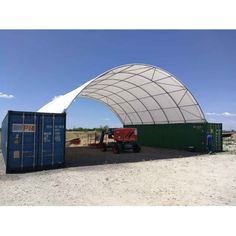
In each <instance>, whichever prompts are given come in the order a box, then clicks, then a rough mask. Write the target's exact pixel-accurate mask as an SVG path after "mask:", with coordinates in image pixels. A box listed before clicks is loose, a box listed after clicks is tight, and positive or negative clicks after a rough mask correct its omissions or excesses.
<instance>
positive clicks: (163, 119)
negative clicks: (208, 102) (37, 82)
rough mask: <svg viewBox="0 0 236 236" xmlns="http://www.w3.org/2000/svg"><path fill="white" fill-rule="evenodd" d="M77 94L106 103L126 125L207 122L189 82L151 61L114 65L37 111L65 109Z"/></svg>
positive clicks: (64, 110)
mask: <svg viewBox="0 0 236 236" xmlns="http://www.w3.org/2000/svg"><path fill="white" fill-rule="evenodd" d="M77 97H86V98H91V99H96V100H98V101H101V102H103V103H105V104H106V105H107V106H108V107H110V108H111V109H112V111H113V112H115V113H116V115H117V116H118V117H119V119H120V121H121V122H122V124H123V125H139V124H165V123H167V124H168V123H198V122H199V123H203V122H206V120H205V117H204V114H203V112H202V110H201V107H200V106H199V104H198V102H197V101H196V99H195V98H194V97H193V95H192V94H191V92H190V91H189V90H188V89H187V88H186V86H184V85H183V84H182V83H181V82H180V81H178V80H177V79H176V78H175V76H173V75H172V74H170V73H169V72H167V71H165V70H163V69H160V68H158V67H155V66H151V65H145V64H128V65H123V66H119V67H116V68H113V69H111V70H109V71H107V72H105V73H103V74H101V75H99V76H98V77H96V78H95V79H92V80H90V81H88V82H87V83H85V84H83V85H82V86H80V87H78V88H77V89H75V90H73V91H71V92H69V93H67V94H65V95H63V96H60V97H58V98H56V99H54V100H53V101H51V102H49V103H48V104H46V105H45V106H43V107H42V108H41V109H39V111H38V112H49V113H62V112H66V110H67V109H68V107H69V106H70V104H71V103H72V102H73V100H74V99H76V98H77Z"/></svg>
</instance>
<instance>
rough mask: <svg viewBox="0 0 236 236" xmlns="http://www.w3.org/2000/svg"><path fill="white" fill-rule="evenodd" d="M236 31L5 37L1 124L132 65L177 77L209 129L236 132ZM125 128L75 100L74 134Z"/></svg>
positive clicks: (1, 39)
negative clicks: (9, 114) (14, 113)
mask: <svg viewBox="0 0 236 236" xmlns="http://www.w3.org/2000/svg"><path fill="white" fill-rule="evenodd" d="M235 42H236V31H207V30H204V31H186V30H182V31H171V30H166V31H159V30H154V31H148V30H142V31H134V30H124V31H102V30H101V31H99V30H97V31H80V30H76V31H70V30H65V31H55V30H53V31H48V30H47V31H41V30H38V31H30V30H27V31H3V30H1V31H0V120H2V119H3V118H4V115H5V113H6V111H7V110H26V111H36V110H38V109H39V108H40V107H42V106H43V105H45V104H46V103H48V102H49V101H50V100H52V98H53V97H54V96H58V95H61V94H65V93H67V92H69V91H70V90H72V89H74V88H76V87H78V86H80V85H81V84H83V83H84V82H86V81H88V80H90V79H92V78H94V77H95V76H97V75H99V74H101V73H103V72H104V71H106V70H108V69H111V68H113V67H115V66H119V65H123V64H127V63H136V62H137V63H145V64H152V65H155V66H158V67H161V68H163V69H165V70H167V71H169V72H170V73H172V74H174V75H175V76H176V77H177V78H178V79H179V80H180V81H182V82H183V83H184V84H185V85H186V86H187V87H188V88H189V89H190V90H191V92H192V93H193V95H194V96H195V97H196V99H197V100H198V102H199V103H200V105H201V107H202V109H203V111H204V113H205V115H206V118H207V120H208V121H209V122H223V125H224V126H223V127H224V128H225V129H236V92H235V89H236V63H235V62H236V43H235ZM105 124H108V125H109V126H111V127H118V126H121V124H120V122H119V120H118V118H117V117H116V116H115V115H114V114H113V113H112V112H111V111H110V110H109V109H108V108H107V107H105V106H104V105H103V104H101V103H99V102H96V101H92V100H89V99H81V98H80V99H77V101H76V102H74V103H73V104H72V106H71V107H70V108H69V110H68V117H67V126H68V127H74V126H75V127H78V126H82V127H95V126H99V125H105Z"/></svg>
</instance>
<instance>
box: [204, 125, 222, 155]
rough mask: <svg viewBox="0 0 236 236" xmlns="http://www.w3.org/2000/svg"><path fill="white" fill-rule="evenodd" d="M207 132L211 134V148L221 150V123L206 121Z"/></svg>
mask: <svg viewBox="0 0 236 236" xmlns="http://www.w3.org/2000/svg"><path fill="white" fill-rule="evenodd" d="M207 132H208V133H209V132H210V133H211V134H212V136H213V148H214V151H216V152H221V151H222V150H223V148H222V124H221V123H219V124H218V123H208V129H207Z"/></svg>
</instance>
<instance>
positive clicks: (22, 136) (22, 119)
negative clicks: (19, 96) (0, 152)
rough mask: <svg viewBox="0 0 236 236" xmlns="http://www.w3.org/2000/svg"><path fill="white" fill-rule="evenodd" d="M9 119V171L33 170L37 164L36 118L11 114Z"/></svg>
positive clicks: (22, 114) (21, 114)
mask: <svg viewBox="0 0 236 236" xmlns="http://www.w3.org/2000/svg"><path fill="white" fill-rule="evenodd" d="M9 119H10V123H9V158H8V169H11V170H24V169H32V168H34V167H35V164H36V145H35V144H36V140H35V139H36V133H35V130H36V129H35V128H36V116H34V115H32V114H25V113H10V115H9Z"/></svg>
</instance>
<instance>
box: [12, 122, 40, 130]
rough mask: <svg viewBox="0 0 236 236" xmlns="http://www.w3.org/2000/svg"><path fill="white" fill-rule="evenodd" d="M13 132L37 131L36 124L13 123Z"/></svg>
mask: <svg viewBox="0 0 236 236" xmlns="http://www.w3.org/2000/svg"><path fill="white" fill-rule="evenodd" d="M12 132H35V125H34V124H12Z"/></svg>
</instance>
